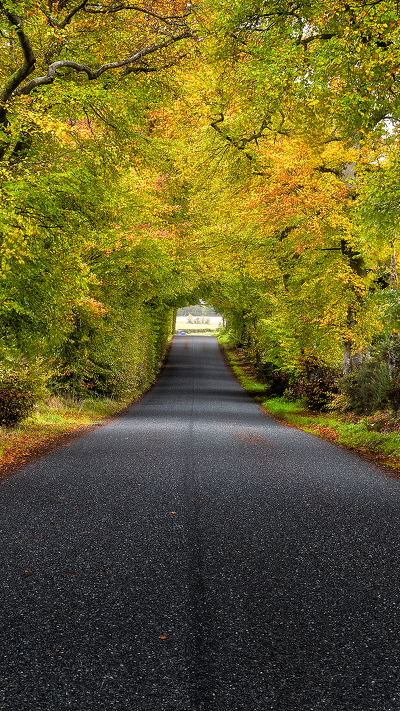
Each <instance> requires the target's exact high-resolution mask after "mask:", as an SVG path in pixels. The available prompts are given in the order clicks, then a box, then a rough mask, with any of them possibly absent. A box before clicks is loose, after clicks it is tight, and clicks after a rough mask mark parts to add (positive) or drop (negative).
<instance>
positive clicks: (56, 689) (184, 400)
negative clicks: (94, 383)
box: [0, 336, 400, 711]
mask: <svg viewBox="0 0 400 711" xmlns="http://www.w3.org/2000/svg"><path fill="white" fill-rule="evenodd" d="M0 529H1V560H0V570H1V581H2V585H1V590H2V601H1V608H0V610H1V612H0V619H1V640H0V646H1V662H0V663H1V666H0V710H1V711H28V710H29V711H44V710H46V711H64V710H67V709H73V710H74V711H102V710H104V711H111V710H113V709H118V711H120V710H121V711H122V710H124V711H125V710H126V711H214V710H215V711H235V710H236V709H245V711H269V710H271V711H320V710H321V711H322V710H324V711H325V710H329V711H345V710H346V711H347V710H348V711H399V709H400V649H399V647H400V634H399V603H400V483H399V482H398V481H396V480H394V479H391V478H389V477H387V476H386V475H385V474H384V473H382V472H381V471H380V470H379V469H378V468H377V467H375V466H374V465H372V464H369V463H368V462H365V461H363V460H361V459H360V458H358V457H357V456H356V455H354V454H352V453H350V452H346V451H345V450H343V449H341V448H339V447H337V446H335V445H333V444H330V443H329V442H325V441H323V440H320V439H318V438H316V437H314V436H311V435H307V434H305V433H303V432H301V431H298V430H296V429H293V428H290V427H285V426H282V425H280V424H278V423H277V422H275V421H274V420H272V419H270V418H269V417H268V416H267V415H266V414H265V413H264V412H263V411H262V410H261V409H260V408H259V407H258V405H257V404H255V403H254V401H253V400H252V399H251V398H250V397H249V396H248V394H247V393H246V392H245V391H244V390H243V389H242V388H241V386H240V385H239V384H238V383H237V382H236V381H235V380H234V378H233V377H232V376H231V375H230V373H229V372H228V371H227V369H226V367H225V365H224V363H223V361H222V359H221V356H220V354H219V351H218V345H217V342H216V340H215V339H213V338H212V337H206V336H204V337H201V336H192V337H185V336H180V337H176V339H175V343H174V346H173V349H172V353H171V357H170V361H169V365H168V366H167V368H166V369H165V371H164V373H163V375H162V377H161V379H160V380H159V382H158V383H157V385H156V386H155V387H154V388H153V389H152V390H151V391H150V392H149V393H148V394H147V395H146V397H145V398H143V400H141V401H140V402H139V403H137V404H136V405H134V406H133V407H132V408H131V409H130V411H129V412H128V414H127V415H125V416H123V417H121V418H119V419H116V420H114V421H113V422H112V423H111V424H109V425H107V426H104V427H99V428H97V429H96V430H95V431H93V432H91V433H89V434H87V435H85V436H83V437H82V438H80V439H78V440H75V441H73V442H72V443H71V444H69V445H68V446H64V447H61V448H60V449H58V450H57V451H55V452H52V453H51V454H50V455H48V456H46V457H43V458H42V459H40V460H37V461H36V462H34V463H32V464H30V465H29V466H27V467H26V468H25V469H23V470H21V471H20V472H19V473H18V474H15V475H13V476H11V477H8V478H5V479H4V480H2V483H1V485H0Z"/></svg>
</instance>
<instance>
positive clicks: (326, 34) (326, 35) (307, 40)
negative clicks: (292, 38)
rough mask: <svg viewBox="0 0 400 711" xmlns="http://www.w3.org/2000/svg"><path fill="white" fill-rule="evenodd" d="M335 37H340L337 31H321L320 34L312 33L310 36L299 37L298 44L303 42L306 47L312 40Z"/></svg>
mask: <svg viewBox="0 0 400 711" xmlns="http://www.w3.org/2000/svg"><path fill="white" fill-rule="evenodd" d="M333 37H338V34H337V32H321V33H320V34H319V35H310V36H309V37H303V38H300V37H299V39H298V40H297V41H296V44H297V45H299V44H301V45H303V47H306V46H307V45H308V44H310V42H315V41H316V40H330V39H333Z"/></svg>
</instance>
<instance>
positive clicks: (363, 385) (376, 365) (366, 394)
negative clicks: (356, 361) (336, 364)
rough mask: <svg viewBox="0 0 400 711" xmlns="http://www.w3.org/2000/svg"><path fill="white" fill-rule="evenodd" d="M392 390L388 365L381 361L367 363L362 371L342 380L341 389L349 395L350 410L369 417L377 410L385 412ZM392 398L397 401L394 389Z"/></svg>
mask: <svg viewBox="0 0 400 711" xmlns="http://www.w3.org/2000/svg"><path fill="white" fill-rule="evenodd" d="M392 385H393V383H392ZM390 388H391V383H390V379H389V371H388V367H387V363H385V362H382V361H380V360H370V361H367V362H366V363H364V364H363V365H362V366H361V368H360V370H357V371H355V372H353V373H349V375H346V376H345V377H344V378H342V379H341V380H340V389H341V390H343V392H344V393H345V395H347V397H348V399H349V404H350V408H351V409H352V410H354V412H355V413H356V414H362V413H365V414H367V415H368V414H371V413H373V412H376V410H383V409H384V408H385V406H387V404H388V402H389V401H390V396H389V390H390ZM399 393H400V391H399ZM391 397H392V399H394V400H395V399H396V394H395V391H394V389H393V390H392V395H391Z"/></svg>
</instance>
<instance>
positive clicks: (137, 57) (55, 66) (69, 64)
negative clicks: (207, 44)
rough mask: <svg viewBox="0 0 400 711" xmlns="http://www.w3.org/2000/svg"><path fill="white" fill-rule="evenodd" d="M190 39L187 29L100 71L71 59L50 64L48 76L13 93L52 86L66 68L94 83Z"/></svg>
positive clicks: (33, 81)
mask: <svg viewBox="0 0 400 711" xmlns="http://www.w3.org/2000/svg"><path fill="white" fill-rule="evenodd" d="M189 37H193V35H192V33H191V31H190V30H189V29H186V30H184V31H183V32H181V33H180V34H178V35H173V36H172V37H171V38H170V39H169V40H167V41H166V42H160V43H158V44H152V45H150V46H149V47H145V48H144V49H141V50H140V51H139V52H136V54H133V55H131V56H130V57H127V58H126V59H121V60H119V61H116V62H107V63H106V64H103V65H102V66H101V67H99V68H98V69H92V67H89V66H88V65H87V64H81V63H79V62H75V61H73V60H70V59H61V60H59V61H57V62H53V63H52V64H50V66H49V68H48V70H47V74H45V75H44V76H41V77H35V78H34V79H31V81H29V82H28V83H27V84H25V86H23V87H21V88H19V89H15V91H14V92H13V93H14V95H16V96H21V95H22V94H30V93H31V92H32V91H33V90H34V89H36V88H37V87H39V86H44V85H46V84H52V83H53V82H54V79H55V77H56V74H57V72H58V71H59V70H60V69H64V68H70V69H74V70H75V71H76V72H83V73H85V74H87V77H88V79H89V80H90V81H93V80H95V79H98V78H99V77H100V76H101V75H102V74H104V73H105V72H108V71H110V70H112V69H121V68H122V67H127V66H129V65H130V64H133V63H134V62H140V61H141V60H142V59H143V57H146V56H147V55H149V54H154V53H155V52H158V51H160V50H162V49H165V48H166V47H169V46H171V45H172V44H174V43H175V42H179V41H180V40H182V39H185V38H189Z"/></svg>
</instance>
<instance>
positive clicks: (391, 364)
mask: <svg viewBox="0 0 400 711" xmlns="http://www.w3.org/2000/svg"><path fill="white" fill-rule="evenodd" d="M389 283H390V288H391V289H396V288H397V264H396V251H395V248H394V242H392V256H391V258H390V282H389ZM391 322H392V318H390V325H392V323H391ZM398 342H399V335H398V334H397V333H393V331H391V333H390V336H389V347H388V368H389V378H390V380H392V379H393V372H394V370H395V368H397V367H398V365H399V363H398V359H399V353H398V352H396V350H397V349H396V347H395V346H396V345H397V346H398Z"/></svg>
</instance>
